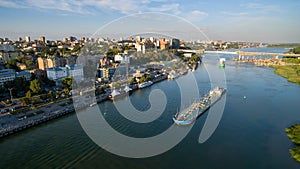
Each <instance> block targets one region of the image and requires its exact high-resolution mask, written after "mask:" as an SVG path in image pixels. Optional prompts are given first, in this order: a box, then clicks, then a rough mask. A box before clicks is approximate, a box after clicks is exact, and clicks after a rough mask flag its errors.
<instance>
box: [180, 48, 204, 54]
mask: <svg viewBox="0 0 300 169" xmlns="http://www.w3.org/2000/svg"><path fill="white" fill-rule="evenodd" d="M177 51H178V52H183V53H196V54H202V53H203V51H204V50H203V49H199V50H192V49H177Z"/></svg>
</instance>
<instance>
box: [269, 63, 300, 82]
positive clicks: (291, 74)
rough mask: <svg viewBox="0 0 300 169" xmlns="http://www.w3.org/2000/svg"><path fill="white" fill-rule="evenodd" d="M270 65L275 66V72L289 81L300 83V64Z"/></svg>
mask: <svg viewBox="0 0 300 169" xmlns="http://www.w3.org/2000/svg"><path fill="white" fill-rule="evenodd" d="M270 67H272V68H275V70H274V73H276V74H278V75H281V76H283V77H285V78H287V80H288V81H289V82H293V83H297V84H298V85H300V65H288V66H280V65H272V66H270Z"/></svg>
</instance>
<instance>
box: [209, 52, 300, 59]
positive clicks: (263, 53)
mask: <svg viewBox="0 0 300 169" xmlns="http://www.w3.org/2000/svg"><path fill="white" fill-rule="evenodd" d="M203 53H204V54H232V55H239V57H244V56H253V57H255V56H270V57H274V58H278V57H279V56H287V57H295V58H300V54H289V53H268V52H243V51H235V52H228V51H204V52H203Z"/></svg>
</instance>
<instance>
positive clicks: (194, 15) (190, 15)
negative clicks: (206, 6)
mask: <svg viewBox="0 0 300 169" xmlns="http://www.w3.org/2000/svg"><path fill="white" fill-rule="evenodd" d="M207 16H208V13H206V12H204V11H200V10H193V11H191V12H187V13H183V14H182V17H183V18H185V19H187V20H188V21H190V22H192V23H195V24H196V23H199V22H200V21H202V20H203V19H205V18H206V17H207Z"/></svg>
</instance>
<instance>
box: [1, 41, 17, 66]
mask: <svg viewBox="0 0 300 169" xmlns="http://www.w3.org/2000/svg"><path fill="white" fill-rule="evenodd" d="M20 55H21V53H20V52H16V51H15V48H14V46H13V45H0V64H6V63H7V61H9V60H11V59H15V58H17V57H18V56H20Z"/></svg>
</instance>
